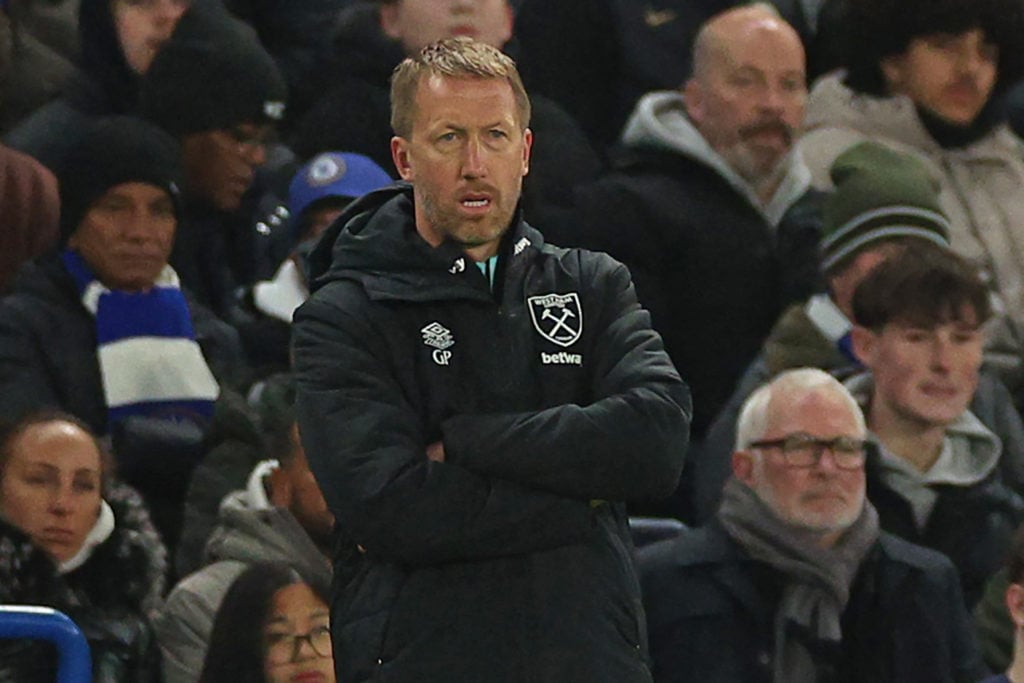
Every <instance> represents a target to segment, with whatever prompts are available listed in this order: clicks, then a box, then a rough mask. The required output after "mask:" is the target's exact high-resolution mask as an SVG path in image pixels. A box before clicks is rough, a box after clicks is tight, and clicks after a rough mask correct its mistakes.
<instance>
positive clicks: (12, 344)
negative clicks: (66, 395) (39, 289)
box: [0, 297, 61, 419]
mask: <svg viewBox="0 0 1024 683" xmlns="http://www.w3.org/2000/svg"><path fill="white" fill-rule="evenodd" d="M45 348H46V346H45V345H44V344H43V343H42V341H41V340H39V339H38V338H37V337H36V336H35V326H33V325H32V324H31V322H30V321H29V320H28V319H27V318H26V317H25V316H23V315H22V314H21V310H20V306H19V305H17V304H16V303H15V300H14V298H13V297H12V298H10V299H8V300H7V301H6V302H5V305H4V306H2V307H0V414H3V415H4V416H5V417H6V418H9V419H17V418H18V417H19V416H22V415H25V414H27V413H29V412H32V411H35V410H39V409H40V408H43V407H46V406H50V407H61V400H60V398H59V397H58V396H57V394H56V392H55V391H54V390H53V388H54V384H53V379H52V377H51V376H50V374H49V373H48V372H47V369H46V361H45V360H44V356H43V354H44V349H45Z"/></svg>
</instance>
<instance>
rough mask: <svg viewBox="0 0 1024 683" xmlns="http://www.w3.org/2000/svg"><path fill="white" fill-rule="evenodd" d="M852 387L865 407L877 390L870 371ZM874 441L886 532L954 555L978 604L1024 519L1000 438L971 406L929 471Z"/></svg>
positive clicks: (870, 486)
mask: <svg viewBox="0 0 1024 683" xmlns="http://www.w3.org/2000/svg"><path fill="white" fill-rule="evenodd" d="M846 386H847V387H848V388H849V389H850V392H851V393H852V394H853V395H854V397H855V398H856V399H857V400H858V402H859V403H861V405H862V406H866V405H867V404H868V401H869V400H870V397H871V393H872V390H873V382H872V380H871V376H870V375H869V374H861V375H857V376H855V377H852V378H850V379H849V380H847V382H846ZM865 410H867V409H866V408H865ZM869 444H870V446H869V450H868V461H867V465H866V469H867V493H868V498H869V499H870V500H871V502H872V503H873V504H874V505H875V508H876V509H877V510H878V514H879V520H880V524H881V526H882V529H884V530H886V531H889V532H890V533H894V534H896V535H897V536H901V537H903V538H906V539H907V540H908V541H911V542H913V543H918V544H920V545H924V546H926V547H929V548H933V549H935V550H938V551H940V552H942V553H944V554H945V555H947V556H948V557H949V558H950V559H951V560H953V564H954V565H956V567H957V570H958V571H959V572H960V577H961V583H962V585H963V588H964V599H965V600H966V602H967V605H968V606H972V605H973V604H974V603H975V602H977V600H978V599H979V598H980V597H981V594H982V590H983V588H984V584H985V582H986V581H987V580H988V578H989V577H990V576H991V575H992V574H994V573H995V572H996V571H997V570H998V569H999V568H1000V567H1001V566H1002V563H1003V561H1004V558H1005V553H1006V550H1007V549H1008V547H1009V543H1010V540H1011V538H1012V536H1013V532H1014V529H1016V527H1017V525H1018V524H1019V523H1020V522H1021V521H1024V498H1022V497H1021V495H1020V494H1019V493H1018V492H1017V491H1015V490H1013V489H1012V488H1010V486H1009V485H1008V484H1007V482H1006V481H1005V478H1004V474H1003V472H1002V469H1003V468H1002V463H1001V462H1000V460H1001V459H1002V458H1003V457H1004V455H1003V446H1002V442H1001V441H1000V439H999V437H998V436H997V435H996V434H994V433H993V432H992V431H991V430H989V429H988V428H987V427H986V426H985V425H983V424H982V423H981V421H980V420H979V419H978V418H977V417H976V416H975V415H974V414H973V413H972V412H971V411H969V410H965V411H964V412H963V413H962V414H961V415H960V416H959V417H957V418H956V419H955V420H954V421H953V422H951V423H950V424H949V425H948V426H947V427H946V438H945V440H944V442H943V445H942V451H941V453H940V454H939V457H938V459H937V460H936V461H935V463H934V464H933V465H932V466H931V468H929V469H928V471H926V472H921V471H919V470H917V469H916V468H914V467H913V466H911V465H910V464H909V463H907V462H906V461H905V460H903V459H902V458H900V457H899V456H897V455H895V454H893V453H891V452H890V451H888V450H887V449H886V448H885V444H883V443H881V442H880V441H879V440H878V439H877V437H874V436H873V435H869ZM1005 457H1013V455H1007V456H1005Z"/></svg>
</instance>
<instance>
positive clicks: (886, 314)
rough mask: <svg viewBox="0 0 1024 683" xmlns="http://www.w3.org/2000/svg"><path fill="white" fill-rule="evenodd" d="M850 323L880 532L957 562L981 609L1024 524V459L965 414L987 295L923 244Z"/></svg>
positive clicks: (887, 274) (888, 272) (950, 257)
mask: <svg viewBox="0 0 1024 683" xmlns="http://www.w3.org/2000/svg"><path fill="white" fill-rule="evenodd" d="M893 292H899V296H893ZM853 315H854V319H855V325H854V328H853V330H852V343H853V350H854V353H855V354H856V355H857V357H858V358H859V359H860V360H861V361H862V362H863V364H864V366H865V367H866V368H867V369H868V370H869V371H870V372H869V373H866V374H862V375H858V376H855V377H852V378H850V379H849V380H848V381H847V387H848V388H849V389H850V390H851V392H852V393H853V394H854V395H855V396H857V397H858V398H859V400H860V401H861V403H862V405H863V407H864V413H865V417H866V419H867V424H868V429H869V432H870V436H869V441H870V442H871V448H870V449H869V456H868V460H867V482H868V498H869V499H870V500H871V502H872V503H873V504H874V506H875V507H876V508H877V509H878V513H879V518H880V522H881V526H882V528H883V529H885V530H887V531H889V532H890V533H894V534H896V535H898V536H902V537H904V538H906V539H907V540H910V541H912V542H914V543H918V544H921V545H925V546H928V547H931V548H934V549H936V550H939V551H941V552H943V553H945V554H946V555H948V556H949V557H950V559H952V560H953V564H954V565H956V567H957V570H958V571H959V572H960V580H961V583H962V586H963V589H964V598H965V600H966V601H967V604H968V605H969V606H970V605H973V604H974V602H976V600H977V599H978V598H979V597H980V594H981V590H982V587H983V585H984V582H985V581H986V580H987V579H988V578H989V577H990V576H991V575H992V574H993V573H994V572H995V571H997V570H998V569H999V567H1000V566H1001V564H1002V561H1003V557H1004V554H1005V551H1006V549H1007V547H1008V544H1009V542H1010V540H1011V538H1012V535H1013V531H1014V529H1015V528H1016V526H1017V525H1018V524H1019V523H1020V522H1021V521H1022V520H1024V498H1022V497H1021V491H1022V490H1024V486H1022V484H1024V481H1022V478H1021V471H1022V466H1024V453H1021V452H1018V451H1017V449H1016V448H1014V447H1013V444H1008V446H1010V448H1006V449H1004V445H1003V443H1002V441H1001V440H1000V439H999V437H998V436H996V435H995V434H994V433H993V432H992V431H991V430H990V429H989V428H988V427H986V426H985V425H984V424H982V422H981V420H979V419H978V418H977V417H976V416H975V415H974V414H973V413H972V412H971V411H970V410H968V405H969V404H970V402H971V399H972V397H973V396H974V393H975V389H976V387H977V385H978V371H979V368H980V367H981V362H982V347H983V334H982V330H981V328H982V325H983V324H984V322H985V321H986V320H987V319H988V318H989V316H990V315H991V309H990V303H989V295H988V291H987V289H986V287H985V284H984V283H983V282H982V281H981V279H980V277H979V276H978V273H977V271H976V269H975V268H973V267H972V266H971V265H969V264H968V263H967V262H966V261H965V260H964V259H963V258H961V257H959V256H957V255H956V254H954V253H952V252H951V251H949V250H948V249H943V248H941V247H938V246H934V245H930V244H921V245H920V246H919V247H918V248H915V249H906V250H904V251H903V252H901V253H899V254H897V255H895V256H893V257H892V258H890V259H889V260H887V261H885V262H883V263H882V264H880V265H879V266H877V267H876V268H875V269H874V270H873V271H872V272H871V273H870V274H869V275H868V276H867V277H866V278H865V279H864V280H863V281H862V282H861V284H860V285H858V287H857V289H856V291H855V292H854V295H853ZM1003 409H1004V410H1006V411H1013V410H1014V408H1013V406H1012V405H1011V404H1009V403H1007V404H1005V405H1004V407H1003Z"/></svg>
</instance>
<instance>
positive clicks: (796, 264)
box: [549, 4, 819, 512]
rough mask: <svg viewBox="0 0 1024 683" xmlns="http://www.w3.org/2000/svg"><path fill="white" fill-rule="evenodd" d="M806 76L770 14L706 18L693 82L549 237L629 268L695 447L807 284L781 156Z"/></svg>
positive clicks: (796, 199)
mask: <svg viewBox="0 0 1024 683" xmlns="http://www.w3.org/2000/svg"><path fill="white" fill-rule="evenodd" d="M804 64H805V60H804V50H803V47H802V46H801V43H800V38H799V37H798V35H797V33H796V31H794V30H793V28H792V27H791V26H789V24H787V23H786V22H785V21H783V20H782V19H780V18H779V16H778V14H777V12H776V11H775V10H774V8H772V7H771V6H770V5H767V4H756V5H751V6H744V7H740V8H734V9H731V10H728V11H726V12H724V13H721V14H719V15H717V16H715V17H713V18H712V19H711V20H709V21H708V22H707V23H706V24H705V25H704V26H703V27H702V29H701V31H700V33H699V35H698V38H697V40H696V43H695V46H694V55H693V74H692V76H691V78H690V79H689V80H688V81H687V82H686V83H685V84H684V85H682V86H681V88H680V89H679V90H678V91H658V92H652V93H649V94H647V95H646V96H644V97H643V98H642V99H641V100H640V101H639V103H638V104H637V106H636V109H635V110H634V112H633V114H632V116H631V118H630V120H629V123H628V124H627V125H626V128H625V131H624V133H623V135H622V143H623V145H622V146H623V149H622V152H621V154H620V155H619V156H618V157H617V159H616V160H615V161H614V163H613V170H612V171H611V172H609V173H608V174H607V175H605V176H604V177H602V178H600V179H599V180H597V181H596V182H594V183H592V184H588V185H586V186H584V187H581V188H579V189H578V191H577V192H576V194H575V198H574V202H573V206H574V208H573V210H572V213H571V216H569V217H567V218H566V219H565V220H564V221H560V222H558V223H557V224H556V226H555V227H557V229H558V230H557V231H555V230H551V231H550V233H551V234H550V235H549V236H551V237H552V239H555V240H556V241H559V240H560V241H561V242H562V243H570V244H579V245H581V246H584V247H587V248H591V249H596V250H601V251H607V252H608V253H610V254H612V255H613V256H615V258H617V259H619V260H621V261H623V262H624V263H625V264H626V265H628V266H629V268H630V271H631V272H632V273H633V277H634V281H635V282H636V286H637V293H638V295H639V297H640V300H641V302H643V304H644V306H645V307H646V308H648V309H649V310H650V311H651V319H652V321H653V324H654V327H655V329H656V330H658V331H659V332H660V333H661V334H662V336H663V337H664V338H665V345H666V347H667V348H668V351H669V354H670V355H671V356H672V360H673V361H674V362H675V364H676V366H677V367H678V368H679V371H680V374H681V375H682V376H683V377H684V378H685V379H686V382H687V384H689V385H690V386H691V389H692V391H693V396H694V427H693V428H694V435H695V436H700V435H701V434H702V433H703V432H704V430H705V429H706V427H707V425H708V424H709V423H710V420H711V418H712V417H713V416H714V415H715V414H716V413H717V411H718V408H719V407H720V406H721V404H722V403H723V402H724V401H725V400H726V399H727V398H728V396H729V395H730V393H731V391H732V388H733V386H734V385H735V382H736V381H737V379H738V378H739V377H740V375H741V374H742V372H743V370H744V368H745V367H746V365H747V364H748V363H749V362H750V360H751V359H752V358H753V356H754V355H755V354H756V353H757V350H758V348H759V347H760V345H761V342H762V340H763V339H764V337H765V335H766V334H767V333H768V331H769V330H770V329H771V326H772V324H773V323H774V321H775V319H776V318H777V317H778V316H779V314H780V313H781V312H782V310H783V307H784V305H785V304H786V303H788V302H791V301H793V300H796V299H800V298H802V297H804V296H806V295H809V294H811V293H812V290H813V289H814V288H815V284H816V282H817V277H818V276H817V269H816V256H815V253H814V245H815V243H816V240H817V229H818V223H819V218H818V210H817V199H818V196H817V195H816V194H814V195H809V194H808V191H807V190H808V186H809V182H808V181H809V174H808V172H807V169H806V168H805V167H804V165H803V163H802V162H801V161H800V159H799V158H798V157H797V156H796V155H794V154H793V153H792V144H793V131H794V130H795V129H796V128H797V126H799V125H800V121H801V119H802V117H803V108H804V98H805V95H806V90H805V82H804V75H805V66H804ZM560 233H562V234H560ZM671 512H675V511H674V510H672V511H671Z"/></svg>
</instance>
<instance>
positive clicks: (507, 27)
mask: <svg viewBox="0 0 1024 683" xmlns="http://www.w3.org/2000/svg"><path fill="white" fill-rule="evenodd" d="M380 23H381V27H382V28H383V29H384V32H385V33H386V34H387V35H389V36H390V37H392V38H394V39H395V40H397V41H399V42H400V43H402V48H403V49H404V50H405V52H406V54H415V53H417V52H419V51H420V50H421V49H422V48H423V47H425V46H427V45H429V44H431V43H435V42H437V41H439V40H443V39H444V38H454V37H456V36H469V37H470V38H475V39H476V40H479V41H480V42H483V43H487V44H488V45H490V46H491V47H496V48H499V49H500V48H502V47H503V46H504V45H505V43H507V42H508V41H509V39H510V38H511V37H512V7H511V6H510V5H509V3H508V1H507V0H397V1H396V2H390V3H386V4H384V5H383V6H382V7H381V10H380Z"/></svg>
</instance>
